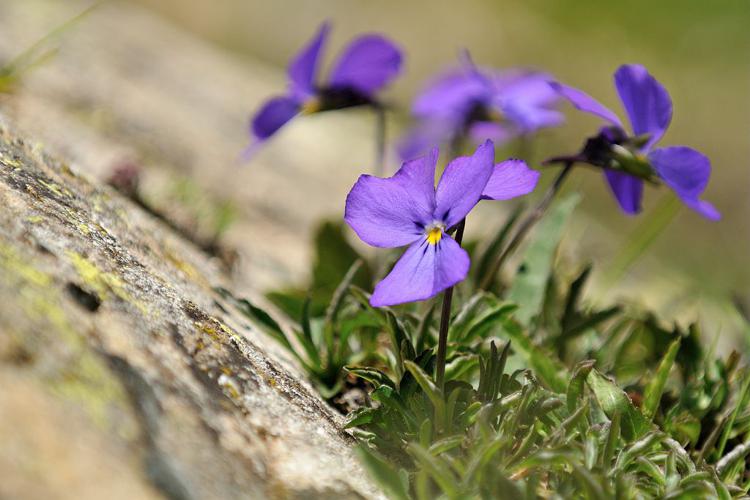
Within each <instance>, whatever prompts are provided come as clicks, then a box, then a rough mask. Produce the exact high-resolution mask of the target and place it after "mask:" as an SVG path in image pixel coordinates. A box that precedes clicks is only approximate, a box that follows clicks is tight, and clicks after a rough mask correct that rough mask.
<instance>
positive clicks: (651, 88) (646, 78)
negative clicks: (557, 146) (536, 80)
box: [551, 64, 721, 220]
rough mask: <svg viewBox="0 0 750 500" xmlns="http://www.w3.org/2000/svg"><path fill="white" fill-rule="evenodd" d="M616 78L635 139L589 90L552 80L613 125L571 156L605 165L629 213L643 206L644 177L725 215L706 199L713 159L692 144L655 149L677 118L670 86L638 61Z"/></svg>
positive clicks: (710, 213)
mask: <svg viewBox="0 0 750 500" xmlns="http://www.w3.org/2000/svg"><path fill="white" fill-rule="evenodd" d="M614 79H615V87H616V89H617V93H618V94H619V96H620V100H621V101H622V104H623V107H624V108H625V112H626V113H627V115H628V118H629V119H630V124H631V126H632V128H633V134H634V136H633V137H630V136H628V134H627V132H626V131H625V129H624V127H623V125H622V122H621V121H620V119H619V118H618V117H617V115H616V114H615V113H613V112H612V111H611V110H609V109H608V108H606V107H605V106H603V105H602V104H600V103H599V102H597V101H596V100H595V99H594V98H592V97H591V96H589V95H588V94H586V93H584V92H582V91H580V90H578V89H575V88H573V87H568V86H566V85H562V84H560V83H557V82H554V83H552V84H551V85H552V87H553V88H554V89H555V90H556V91H557V92H558V93H559V94H560V95H561V96H562V97H564V98H565V99H567V100H568V101H569V102H570V103H571V104H572V105H573V106H574V107H575V108H577V109H579V110H581V111H584V112H586V113H590V114H593V115H596V116H598V117H599V118H602V119H604V120H606V121H608V122H609V123H610V124H611V125H610V126H607V127H603V128H602V129H601V130H600V132H599V134H598V135H597V136H596V137H594V138H591V139H589V140H588V142H587V143H586V147H585V148H584V150H583V152H582V153H581V154H580V155H578V156H576V157H571V158H570V159H573V160H575V161H583V162H586V163H590V164H593V165H597V166H601V167H604V168H605V171H604V175H605V177H606V179H607V183H608V184H609V186H610V188H611V189H612V192H613V194H614V195H615V198H616V199H617V201H618V203H619V204H620V207H621V208H622V210H623V211H624V212H625V213H627V214H630V215H632V214H636V213H638V212H639V211H640V210H641V198H642V195H643V181H644V179H645V180H650V179H652V178H654V177H655V178H658V179H660V180H661V181H663V182H664V183H665V184H666V185H667V186H669V187H670V188H671V189H672V190H674V192H675V193H676V194H677V196H678V197H679V198H680V199H681V200H682V202H683V203H684V204H685V205H687V206H688V207H690V208H692V209H693V210H695V211H696V212H698V213H700V214H701V215H703V216H704V217H706V218H708V219H711V220H718V219H720V218H721V214H719V212H718V210H716V208H714V206H713V205H711V204H710V203H709V202H707V201H704V200H701V199H700V196H701V194H702V193H703V191H704V190H705V188H706V185H707V184H708V179H709V177H710V175H711V162H710V160H709V159H708V158H707V157H706V156H704V155H703V154H702V153H700V152H698V151H696V150H694V149H691V148H689V147H686V146H671V147H665V148H656V149H654V146H655V145H656V143H658V142H659V140H660V139H661V138H662V136H663V135H664V132H666V130H667V127H669V123H670V121H671V120H672V100H671V99H670V97H669V93H667V90H666V89H665V88H664V87H663V86H662V85H661V84H660V83H659V82H658V81H657V80H656V79H655V78H654V77H653V76H652V75H651V74H650V73H649V72H648V71H647V70H646V68H644V67H643V66H640V65H636V64H626V65H623V66H620V68H618V70H617V71H616V72H615V75H614Z"/></svg>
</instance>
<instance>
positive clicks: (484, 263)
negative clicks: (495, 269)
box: [472, 204, 525, 283]
mask: <svg viewBox="0 0 750 500" xmlns="http://www.w3.org/2000/svg"><path fill="white" fill-rule="evenodd" d="M524 208H525V207H524V206H523V204H519V205H518V206H516V207H515V208H514V209H513V212H511V214H510V216H509V217H508V218H507V219H506V221H505V223H504V224H503V225H502V226H501V227H500V230H499V231H498V232H497V233H496V234H495V237H494V238H492V240H490V243H489V245H487V247H486V248H485V249H484V251H483V252H482V255H481V256H480V257H479V259H477V264H476V267H475V271H474V279H475V280H476V282H477V283H480V282H482V281H483V280H484V276H485V275H486V274H487V273H488V272H489V271H490V268H491V266H492V263H493V262H494V261H495V259H496V258H497V255H498V254H499V253H500V251H501V250H502V248H503V247H504V246H505V240H507V239H508V235H509V234H510V230H511V229H512V228H513V227H514V226H515V224H516V221H518V218H519V217H520V216H521V214H522V213H523V209H524ZM472 260H474V259H472ZM494 281H495V280H494V277H493V278H490V281H489V283H494Z"/></svg>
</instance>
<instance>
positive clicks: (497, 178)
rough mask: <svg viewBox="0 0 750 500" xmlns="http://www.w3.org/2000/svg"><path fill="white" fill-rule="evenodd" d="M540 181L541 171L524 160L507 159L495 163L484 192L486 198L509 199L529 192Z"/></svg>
mask: <svg viewBox="0 0 750 500" xmlns="http://www.w3.org/2000/svg"><path fill="white" fill-rule="evenodd" d="M537 182H539V172H537V171H536V170H532V169H530V168H529V166H528V165H526V162H525V161H523V160H516V159H511V160H505V161H503V162H500V163H498V164H497V165H495V167H494V169H493V170H492V175H491V176H490V180H489V181H487V185H486V186H485V187H484V191H483V192H482V199H485V200H509V199H511V198H516V197H517V196H523V195H526V194H529V193H530V192H532V191H533V190H534V188H535V187H536V185H537Z"/></svg>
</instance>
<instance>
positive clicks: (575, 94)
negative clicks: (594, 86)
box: [549, 82, 622, 128]
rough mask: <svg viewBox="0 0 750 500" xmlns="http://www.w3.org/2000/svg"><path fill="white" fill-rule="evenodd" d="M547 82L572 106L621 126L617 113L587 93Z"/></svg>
mask: <svg viewBox="0 0 750 500" xmlns="http://www.w3.org/2000/svg"><path fill="white" fill-rule="evenodd" d="M549 84H550V85H551V86H552V88H553V89H554V90H555V91H557V93H558V94H560V96H561V97H564V98H565V99H567V100H568V102H570V104H572V105H573V107H574V108H576V109H578V110H580V111H583V112H584V113H590V114H592V115H595V116H598V117H599V118H602V119H604V120H607V121H608V122H610V123H612V124H614V125H617V126H618V127H620V128H622V123H621V122H620V119H619V118H618V117H617V115H616V114H614V113H613V112H612V110H610V109H609V108H607V107H605V106H604V105H603V104H601V103H600V102H599V101H597V100H596V99H594V98H593V97H591V96H590V95H588V94H587V93H585V92H583V91H581V90H578V89H575V88H573V87H568V86H567V85H563V84H561V83H558V82H549Z"/></svg>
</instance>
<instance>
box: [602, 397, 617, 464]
mask: <svg viewBox="0 0 750 500" xmlns="http://www.w3.org/2000/svg"><path fill="white" fill-rule="evenodd" d="M621 418H622V417H621V413H620V412H619V411H615V413H614V414H613V415H612V416H611V417H610V419H611V420H610V423H609V432H607V441H606V442H605V444H604V453H602V460H601V465H602V467H604V469H605V470H609V468H610V466H611V464H612V457H614V456H615V449H616V448H617V442H618V441H619V440H620V422H621Z"/></svg>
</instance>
